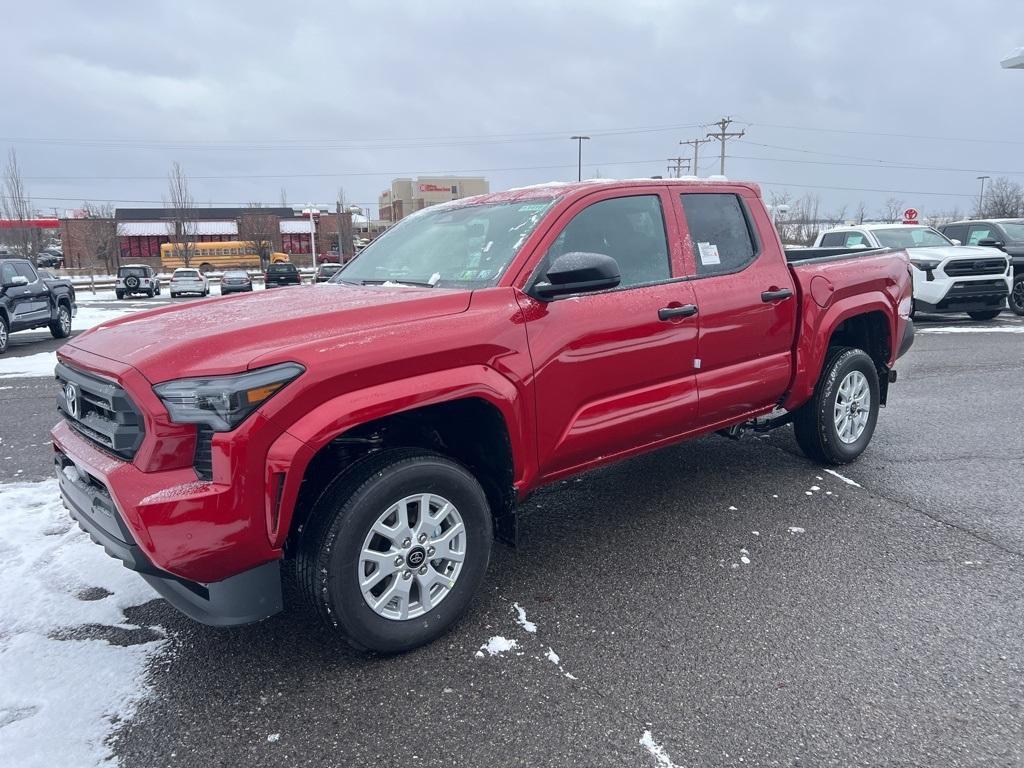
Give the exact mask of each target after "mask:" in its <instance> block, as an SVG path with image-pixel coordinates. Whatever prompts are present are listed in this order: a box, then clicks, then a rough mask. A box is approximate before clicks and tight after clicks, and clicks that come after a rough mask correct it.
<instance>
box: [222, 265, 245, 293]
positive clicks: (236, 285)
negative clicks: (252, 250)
mask: <svg viewBox="0 0 1024 768" xmlns="http://www.w3.org/2000/svg"><path fill="white" fill-rule="evenodd" d="M251 290H252V278H251V277H249V273H248V272H246V271H245V270H244V269H231V270H228V271H227V272H225V273H224V274H223V275H221V278H220V295H221V296H227V295H228V294H229V293H247V292H248V291H251Z"/></svg>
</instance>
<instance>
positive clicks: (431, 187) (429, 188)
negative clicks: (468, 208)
mask: <svg viewBox="0 0 1024 768" xmlns="http://www.w3.org/2000/svg"><path fill="white" fill-rule="evenodd" d="M454 191H455V190H453V189H452V188H451V187H442V186H440V185H439V184H420V192H447V193H448V194H452V193H454Z"/></svg>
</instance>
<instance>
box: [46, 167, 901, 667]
mask: <svg viewBox="0 0 1024 768" xmlns="http://www.w3.org/2000/svg"><path fill="white" fill-rule="evenodd" d="M481 231H482V232H483V234H484V235H485V237H484V238H483V239H482V240H481V238H480V237H478V234H479V233H480V232H481ZM910 304H911V277H910V271H909V268H908V260H907V255H906V254H905V253H902V252H896V251H891V250H878V251H864V250H862V249H860V250H857V249H854V250H852V251H851V252H849V253H844V252H843V249H826V250H816V249H801V250H799V251H795V252H793V253H791V254H786V253H785V252H784V251H783V250H782V249H781V247H780V245H779V240H778V238H777V237H776V235H775V231H774V228H773V227H772V222H771V219H770V218H769V216H768V213H767V211H766V209H765V207H764V204H763V203H762V201H761V195H760V190H759V188H758V187H757V186H756V185H752V184H743V183H737V182H726V181H709V180H700V181H698V180H693V181H687V180H678V181H669V180H660V181H653V180H651V181H632V182H610V181H606V180H602V182H601V183H600V184H595V183H578V184H569V185H553V186H542V187H533V188H528V189H522V190H516V191H512V192H502V193H498V194H492V195H481V196H479V197H474V198H467V199H463V200H459V201H456V202H453V203H449V204H446V205H445V206H444V207H443V208H442V209H437V210H433V209H429V208H428V209H426V210H424V211H422V212H420V213H417V215H416V216H414V217H409V218H407V219H405V220H403V221H402V222H400V223H399V224H398V225H396V226H395V227H393V228H392V229H390V230H389V231H388V232H387V233H385V234H383V235H382V236H381V237H379V238H378V239H377V240H375V241H374V243H373V244H372V245H370V246H368V247H367V249H366V250H365V251H363V253H362V254H360V255H359V256H357V257H356V258H355V259H354V260H353V261H352V262H350V263H349V264H348V265H347V266H346V267H345V269H344V270H343V271H341V272H339V273H338V274H337V275H335V277H334V278H333V279H332V280H331V282H329V283H327V284H326V285H324V286H323V287H322V288H321V290H315V291H305V292H302V293H297V292H293V291H262V292H258V293H254V294H253V295H252V296H243V297H238V298H237V299H234V300H232V301H230V302H217V303H213V304H204V305H202V306H201V307H190V306H179V307H176V308H174V309H173V310H164V311H161V312H155V313H151V314H148V315H143V316H134V317H131V318H125V319H118V320H114V321H111V322H108V323H106V324H104V325H102V326H99V327H97V328H94V329H91V330H89V331H86V332H85V333H82V334H80V335H79V336H77V337H76V338H75V339H73V340H72V342H71V343H70V344H67V345H64V346H63V347H62V348H61V349H60V350H59V351H58V353H57V354H58V360H59V365H58V369H57V375H58V378H59V383H60V388H59V390H58V407H59V409H60V411H61V414H62V420H61V421H60V423H59V424H58V425H57V426H56V427H55V428H54V430H53V432H52V438H53V446H54V453H55V459H56V468H57V479H58V481H59V483H60V487H61V491H62V494H63V497H64V501H65V504H66V505H67V507H68V509H69V510H70V513H71V515H72V516H73V517H74V518H75V519H77V520H78V522H79V524H80V525H81V526H82V527H83V528H85V529H86V530H87V531H88V532H89V533H90V535H91V536H92V537H93V538H94V539H95V540H96V541H98V542H99V543H101V544H102V545H103V546H104V548H105V549H106V551H107V552H108V553H109V554H111V555H113V556H114V557H117V558H119V559H120V560H122V561H123V562H124V563H125V565H127V566H128V567H129V568H132V569H134V570H136V571H138V572H139V573H140V574H141V575H142V576H143V578H145V579H146V580H147V581H148V582H149V583H150V584H152V585H153V586H154V587H155V588H156V589H157V590H158V591H159V592H160V593H161V594H162V595H163V596H164V597H166V598H167V600H168V601H170V602H171V603H172V604H173V605H174V606H176V607H177V608H179V609H180V610H182V611H184V612H185V613H186V614H188V615H189V616H191V617H193V618H195V619H197V620H199V621H205V622H208V623H212V624H219V625H227V624H240V623H245V622H251V621H256V620H259V619H263V618H265V617H267V616H270V615H271V614H274V613H277V612H278V611H280V610H281V609H282V602H283V599H284V597H283V594H284V593H283V591H282V587H281V583H282V581H281V580H282V572H281V571H282V567H284V568H286V569H288V570H289V571H290V572H291V573H293V574H294V580H295V583H296V584H297V590H298V593H299V594H301V595H302V596H303V597H302V599H303V600H305V601H306V602H308V605H309V606H311V607H312V608H313V609H314V610H315V611H316V612H317V613H318V614H319V615H320V616H321V617H322V618H323V619H324V620H325V621H326V623H327V624H328V625H329V626H330V627H333V628H336V629H337V630H338V631H339V632H340V633H341V634H342V635H343V636H344V637H346V638H348V639H349V641H350V642H352V643H353V644H355V645H357V646H359V647H362V648H367V649H372V650H374V651H378V652H385V653H393V652H399V651H403V650H408V649H410V648H413V647H416V646H418V645H421V644H423V643H426V642H429V641H430V640H433V639H435V638H437V637H438V636H440V635H441V634H442V633H443V632H445V631H446V630H447V629H448V628H449V627H450V626H451V625H452V624H453V623H454V622H455V621H456V620H457V619H458V617H459V616H460V615H461V614H462V613H463V612H464V611H465V610H466V608H467V606H468V605H469V602H470V600H471V598H472V595H473V593H474V592H475V591H476V589H477V588H478V587H479V585H480V583H481V581H482V580H483V578H484V575H485V573H486V570H487V564H488V558H489V556H490V550H491V540H492V536H497V537H498V538H500V539H501V540H503V541H507V542H510V543H514V542H515V540H516V504H517V502H519V501H521V500H522V499H524V498H526V496H527V495H529V494H530V493H531V492H532V491H534V490H535V489H537V488H539V487H541V486H543V485H545V484H548V483H553V482H556V481H558V480H560V479H562V478H565V477H568V476H571V475H575V474H578V473H580V472H584V471H586V470H589V469H593V468H595V467H598V466H601V465H604V464H608V463H610V462H613V461H616V460H619V459H622V458H625V457H628V456H634V455H636V454H639V453H642V452H644V451H649V450H652V449H654V448H658V447H661V446H666V445H670V444H673V443H677V442H680V441H682V440H686V439H689V438H693V437H696V436H699V435H704V434H707V433H710V432H714V431H722V430H728V431H729V433H730V434H735V433H737V432H738V431H740V430H747V429H751V430H769V429H773V428H776V427H780V426H782V425H785V424H788V423H792V424H793V426H794V430H795V434H796V439H797V443H798V445H799V446H800V448H801V449H802V450H803V451H804V453H806V454H807V455H808V456H809V457H811V458H812V459H813V460H814V461H817V462H821V463H823V464H843V463H845V462H849V461H853V460H854V459H856V458H857V457H858V456H859V455H860V454H861V452H862V451H864V450H865V448H867V446H868V443H869V442H870V440H871V436H872V434H873V432H874V428H875V423H876V420H877V418H878V416H879V406H880V405H883V404H885V402H886V399H887V396H888V393H889V389H890V383H891V382H893V381H895V380H896V372H895V370H894V365H895V363H896V360H897V358H898V357H900V356H901V355H902V354H903V353H904V352H906V350H907V349H908V348H909V346H910V344H911V343H912V342H913V323H912V322H911V321H910V319H909V317H908V314H909V312H910ZM68 387H81V389H82V391H83V393H86V395H87V396H86V397H84V398H83V401H84V402H86V403H91V402H92V398H95V397H102V398H103V399H102V401H101V404H100V405H99V406H97V408H99V409H101V410H102V412H103V413H104V414H107V413H108V409H109V416H108V417H107V418H104V419H96V420H95V424H92V423H90V422H89V420H90V419H91V417H92V414H93V412H94V411H93V410H92V408H93V406H92V405H88V406H87V407H86V410H84V411H81V410H76V409H75V407H74V406H73V403H72V402H68V401H66V400H65V396H64V394H62V393H64V392H65V391H66V390H67V388H68ZM96 412H97V413H99V411H96ZM85 424H89V428H88V429H86V428H83V425H85ZM142 425H145V428H143V426H142ZM695 450H699V449H695ZM97 511H100V512H101V514H100V513H98V512H97ZM580 514H592V515H594V516H595V524H597V523H598V522H599V519H598V518H599V517H600V515H601V514H603V512H602V511H601V510H598V509H581V510H580ZM621 545H622V546H628V543H625V544H621ZM567 546H568V543H567ZM637 554H638V556H639V555H642V553H640V552H638V553H637ZM547 567H549V568H563V569H565V570H566V572H567V573H571V572H572V568H573V565H572V564H571V563H569V562H567V561H565V560H564V559H563V560H559V561H558V562H555V563H549V564H548V566H547ZM289 578H291V577H289ZM289 594H290V593H289Z"/></svg>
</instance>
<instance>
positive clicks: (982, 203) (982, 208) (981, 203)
mask: <svg viewBox="0 0 1024 768" xmlns="http://www.w3.org/2000/svg"><path fill="white" fill-rule="evenodd" d="M978 178H979V179H980V180H981V194H980V195H978V216H984V215H985V179H991V178H992V177H991V176H978Z"/></svg>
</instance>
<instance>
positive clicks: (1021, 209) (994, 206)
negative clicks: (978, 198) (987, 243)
mask: <svg viewBox="0 0 1024 768" xmlns="http://www.w3.org/2000/svg"><path fill="white" fill-rule="evenodd" d="M981 215H982V217H983V218H986V219H1001V218H1006V219H1016V218H1020V217H1021V216H1024V187H1022V186H1021V185H1020V184H1018V183H1017V182H1015V181H1010V180H1009V179H1007V178H1006V177H1005V176H1000V177H999V178H996V179H993V180H992V183H991V184H989V185H988V187H987V188H986V189H985V199H984V201H983V204H982V207H981Z"/></svg>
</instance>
